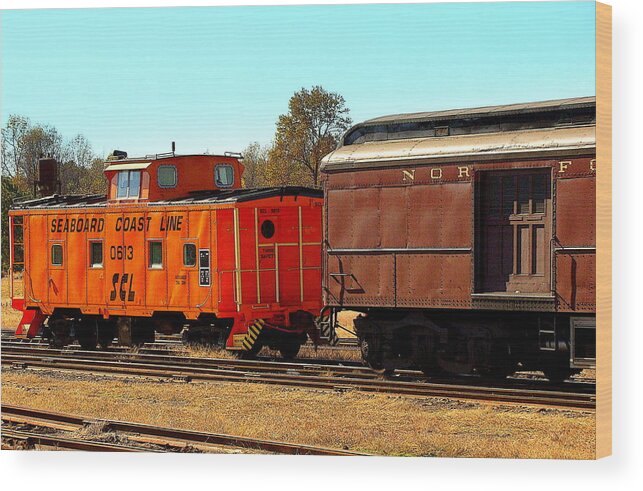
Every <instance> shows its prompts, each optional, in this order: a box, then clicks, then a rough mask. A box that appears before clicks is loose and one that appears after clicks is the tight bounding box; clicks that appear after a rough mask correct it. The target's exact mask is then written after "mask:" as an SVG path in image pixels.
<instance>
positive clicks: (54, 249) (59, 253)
mask: <svg viewBox="0 0 643 491" xmlns="http://www.w3.org/2000/svg"><path fill="white" fill-rule="evenodd" d="M51 264H52V266H62V265H63V246H62V244H53V245H52V246H51Z"/></svg>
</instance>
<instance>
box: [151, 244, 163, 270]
mask: <svg viewBox="0 0 643 491" xmlns="http://www.w3.org/2000/svg"><path fill="white" fill-rule="evenodd" d="M148 244H149V245H148V258H149V261H148V266H149V267H150V268H153V269H160V268H162V267H163V242H161V241H160V240H151V241H149V242H148Z"/></svg>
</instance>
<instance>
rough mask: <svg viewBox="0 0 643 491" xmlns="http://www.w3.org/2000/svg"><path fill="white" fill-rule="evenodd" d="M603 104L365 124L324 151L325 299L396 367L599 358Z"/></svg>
mask: <svg viewBox="0 0 643 491" xmlns="http://www.w3.org/2000/svg"><path fill="white" fill-rule="evenodd" d="M595 111H596V109H595V99H594V98H593V97H592V98H589V97H588V98H576V99H567V100H557V101H546V102H538V103H531V104H516V105H506V106H495V107H483V108H476V109H465V110H453V111H441V112H432V113H418V114H401V115H395V116H390V117H382V118H377V119H373V120H370V121H366V122H364V123H361V124H358V125H356V126H355V127H353V128H352V129H351V130H349V131H348V132H347V133H346V134H345V135H344V137H343V140H342V142H341V144H340V146H339V147H338V148H337V149H336V150H335V151H334V152H332V153H331V154H329V155H328V156H326V157H325V158H324V161H323V163H322V169H321V170H322V181H323V187H324V191H325V220H324V275H323V285H322V289H323V294H324V303H325V305H328V306H330V307H332V308H333V309H334V310H335V311H337V310H340V309H349V310H357V311H359V312H361V313H362V314H361V315H360V316H359V317H357V318H356V320H355V327H356V330H357V334H358V337H359V340H360V346H361V348H362V352H363V355H364V357H365V359H366V360H367V361H368V362H369V364H371V366H373V367H376V368H383V369H392V368H401V367H410V366H416V367H420V368H422V369H423V370H425V371H427V372H429V373H434V372H435V371H439V370H445V371H449V372H458V373H463V372H478V373H487V374H494V375H506V374H509V373H512V372H513V371H514V370H516V369H517V368H519V367H522V368H523V369H529V368H535V369H543V370H544V371H545V373H546V374H547V375H548V376H549V377H550V378H551V379H562V378H565V377H567V376H568V375H569V374H571V373H572V372H574V371H577V370H579V369H580V368H582V367H588V366H592V364H593V363H594V358H595V307H596V300H595V267H596V255H595V252H596V248H595V246H596V240H595V228H596V227H595V216H596V201H595V176H596V171H597V163H596V159H595V156H596V145H595Z"/></svg>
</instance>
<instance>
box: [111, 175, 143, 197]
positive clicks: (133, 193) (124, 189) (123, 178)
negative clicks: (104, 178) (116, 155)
mask: <svg viewBox="0 0 643 491" xmlns="http://www.w3.org/2000/svg"><path fill="white" fill-rule="evenodd" d="M140 190H141V171H139V170H122V171H120V172H119V173H118V191H117V193H116V197H117V198H138V193H139V191H140Z"/></svg>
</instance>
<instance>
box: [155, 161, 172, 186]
mask: <svg viewBox="0 0 643 491" xmlns="http://www.w3.org/2000/svg"><path fill="white" fill-rule="evenodd" d="M157 178H158V183H159V187H161V188H173V187H176V167H175V166H173V165H161V166H159V168H158V173H157Z"/></svg>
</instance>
